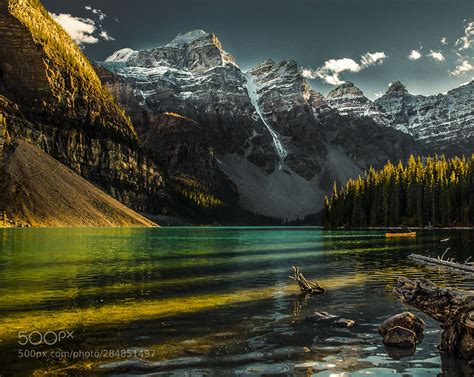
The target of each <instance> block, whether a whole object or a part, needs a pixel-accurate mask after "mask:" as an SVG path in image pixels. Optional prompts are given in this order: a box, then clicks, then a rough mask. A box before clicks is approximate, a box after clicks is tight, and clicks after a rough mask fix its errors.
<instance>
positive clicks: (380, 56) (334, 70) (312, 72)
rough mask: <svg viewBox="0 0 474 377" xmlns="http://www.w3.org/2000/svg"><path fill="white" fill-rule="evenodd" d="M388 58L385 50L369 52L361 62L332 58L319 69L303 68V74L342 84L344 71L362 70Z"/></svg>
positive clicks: (309, 77)
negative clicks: (341, 76)
mask: <svg viewBox="0 0 474 377" xmlns="http://www.w3.org/2000/svg"><path fill="white" fill-rule="evenodd" d="M386 58H387V55H385V53H384V52H367V53H365V54H364V55H362V56H361V57H360V62H359V63H357V62H356V61H355V60H353V59H350V58H342V59H330V60H327V61H326V62H324V64H323V65H322V66H321V67H319V68H317V69H307V68H306V69H303V70H302V75H303V76H304V77H306V78H308V79H315V78H320V79H321V80H323V81H325V82H326V83H328V84H330V85H341V84H343V83H344V81H343V80H342V79H341V78H340V75H341V73H343V72H346V71H347V72H353V73H356V72H360V71H362V70H363V69H365V68H367V67H370V66H371V65H374V64H382V63H383V61H384V59H386Z"/></svg>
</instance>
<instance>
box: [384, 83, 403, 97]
mask: <svg viewBox="0 0 474 377" xmlns="http://www.w3.org/2000/svg"><path fill="white" fill-rule="evenodd" d="M385 94H386V95H406V94H408V90H407V88H405V85H403V84H402V83H401V82H400V81H395V82H394V83H392V84H391V85H390V87H389V88H388V89H387V91H386V92H385Z"/></svg>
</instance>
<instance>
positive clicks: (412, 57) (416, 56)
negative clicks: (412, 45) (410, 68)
mask: <svg viewBox="0 0 474 377" xmlns="http://www.w3.org/2000/svg"><path fill="white" fill-rule="evenodd" d="M420 58H421V53H420V51H418V50H411V52H410V55H408V59H410V60H418V59H420Z"/></svg>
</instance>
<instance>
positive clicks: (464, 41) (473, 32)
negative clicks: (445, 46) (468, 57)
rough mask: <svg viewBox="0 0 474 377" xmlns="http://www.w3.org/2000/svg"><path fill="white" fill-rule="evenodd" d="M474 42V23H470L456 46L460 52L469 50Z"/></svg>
mask: <svg viewBox="0 0 474 377" xmlns="http://www.w3.org/2000/svg"><path fill="white" fill-rule="evenodd" d="M473 40H474V22H469V23H468V24H467V25H466V28H465V29H464V35H463V36H462V37H460V38H458V39H457V41H456V46H457V47H458V48H459V50H467V49H468V48H470V47H471V45H472V41H473Z"/></svg>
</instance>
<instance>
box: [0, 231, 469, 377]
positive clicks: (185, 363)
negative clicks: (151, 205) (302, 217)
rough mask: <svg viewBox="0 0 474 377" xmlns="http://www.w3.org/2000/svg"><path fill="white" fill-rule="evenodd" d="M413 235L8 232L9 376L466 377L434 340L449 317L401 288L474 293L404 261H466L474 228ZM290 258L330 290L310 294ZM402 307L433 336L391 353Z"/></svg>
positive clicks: (3, 271)
mask: <svg viewBox="0 0 474 377" xmlns="http://www.w3.org/2000/svg"><path fill="white" fill-rule="evenodd" d="M417 233H418V234H417V237H416V238H405V239H402V238H400V239H387V238H385V235H384V231H382V230H380V231H379V230H371V231H324V230H322V229H319V228H314V227H292V228H283V227H190V228H178V227H176V228H173V227H170V228H165V227H163V228H77V229H48V228H35V229H33V228H29V229H15V228H10V229H0V376H2V377H5V376H27V375H34V376H50V375H51V376H53V375H54V376H56V375H65V376H68V375H72V376H82V375H84V376H125V375H127V376H129V375H146V376H259V375H267V376H328V377H329V376H331V377H343V376H344V377H346V376H370V375H372V376H436V375H442V376H462V375H463V374H462V373H463V372H462V368H463V366H462V365H461V364H462V363H460V362H459V361H458V360H453V359H451V358H450V357H448V356H446V355H440V353H439V352H438V350H437V348H436V346H437V344H438V341H439V336H440V327H439V324H438V323H437V322H435V321H434V320H432V319H430V318H428V317H427V316H426V315H424V314H423V313H421V312H419V311H418V310H416V309H414V308H410V307H408V306H406V305H404V304H403V303H402V302H400V301H399V300H398V299H397V297H396V296H395V295H394V293H393V287H394V285H395V283H396V281H397V278H398V276H406V277H409V278H416V277H426V278H429V279H431V280H432V281H434V282H435V283H437V284H440V285H441V286H445V287H452V288H462V289H474V280H473V279H472V276H469V275H463V274H457V273H454V272H452V271H448V270H446V269H442V268H429V267H426V266H421V265H418V264H416V263H414V262H413V261H410V260H409V259H408V258H407V257H408V255H409V254H411V253H418V254H423V255H430V256H437V255H441V254H443V252H444V251H445V249H446V248H447V247H450V250H449V251H448V252H447V254H446V255H447V256H449V257H452V258H455V259H456V260H460V261H465V260H466V259H467V258H468V257H470V256H474V248H473V244H474V231H473V230H423V231H418V232H417ZM446 238H449V240H448V241H446V242H440V241H441V240H444V239H446ZM293 265H298V266H300V268H301V272H303V274H304V275H305V276H306V277H307V278H308V279H311V280H317V281H318V282H319V283H320V284H321V285H322V286H323V287H325V288H326V289H327V292H326V293H325V294H322V295H310V296H308V295H302V294H300V292H299V289H298V287H297V285H296V284H295V282H294V281H293V280H291V279H290V278H289V275H291V274H292V266H293ZM405 310H409V311H411V312H412V313H414V314H417V315H419V316H420V317H421V318H423V319H424V320H425V321H426V328H425V334H424V338H423V339H422V341H421V342H420V343H419V344H418V345H417V348H416V350H414V351H413V350H403V349H397V348H386V347H385V346H384V344H383V343H382V337H381V336H380V335H379V334H378V333H377V328H378V326H379V325H380V324H381V323H382V322H383V321H384V320H385V319H386V318H388V317H390V316H392V315H394V314H397V313H400V312H402V311H405ZM315 311H325V312H328V313H329V314H331V315H332V316H334V318H335V319H337V318H344V319H351V320H354V321H355V325H354V326H352V327H350V328H345V327H339V326H337V325H336V324H335V323H334V320H333V319H330V320H315V319H314V317H312V316H311V315H312V314H313V313H314V312H315Z"/></svg>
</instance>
